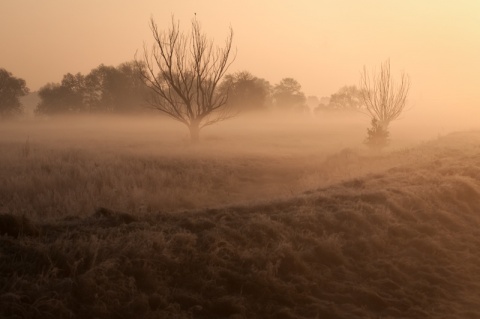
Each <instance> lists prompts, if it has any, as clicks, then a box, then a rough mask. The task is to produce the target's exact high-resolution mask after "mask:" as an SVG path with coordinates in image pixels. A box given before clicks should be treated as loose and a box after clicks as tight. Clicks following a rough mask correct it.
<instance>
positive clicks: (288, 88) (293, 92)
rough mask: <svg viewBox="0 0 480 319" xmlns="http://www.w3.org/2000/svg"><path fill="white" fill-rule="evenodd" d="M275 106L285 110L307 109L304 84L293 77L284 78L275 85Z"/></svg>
mask: <svg viewBox="0 0 480 319" xmlns="http://www.w3.org/2000/svg"><path fill="white" fill-rule="evenodd" d="M272 97H273V100H274V103H275V106H276V107H277V109H279V110H284V111H305V110H306V109H307V106H306V101H307V98H306V97H305V94H304V93H303V92H302V86H301V85H300V83H298V82H297V80H295V79H293V78H284V79H282V80H281V81H280V82H279V83H278V84H276V85H275V86H274V87H273V94H272Z"/></svg>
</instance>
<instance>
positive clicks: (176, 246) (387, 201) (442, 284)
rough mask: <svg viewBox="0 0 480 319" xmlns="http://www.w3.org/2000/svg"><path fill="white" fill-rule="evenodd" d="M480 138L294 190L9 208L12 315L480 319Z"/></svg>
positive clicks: (5, 304) (436, 145)
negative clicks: (144, 207)
mask: <svg viewBox="0 0 480 319" xmlns="http://www.w3.org/2000/svg"><path fill="white" fill-rule="evenodd" d="M479 141H480V134H478V133H462V134H452V135H449V136H446V137H444V138H442V139H440V140H438V141H435V142H431V143H426V144H424V145H423V146H421V147H418V148H416V149H411V150H404V151H402V152H394V153H392V154H390V155H384V156H376V157H368V158H367V157H365V158H363V157H362V156H356V157H355V160H353V161H352V165H356V167H357V168H359V167H362V165H364V166H363V167H372V166H367V164H365V163H372V162H373V163H372V164H371V165H373V166H375V167H377V171H375V173H372V174H367V173H368V172H366V173H365V174H361V172H362V171H361V170H356V172H357V173H356V175H355V176H353V177H352V178H348V176H347V177H346V178H344V181H342V182H337V183H335V182H332V184H329V185H325V186H322V185H321V183H320V187H319V188H316V189H315V190H310V191H307V192H305V193H303V194H297V195H292V196H290V198H289V199H284V200H279V199H272V200H264V201H263V202H257V203H254V204H245V203H244V204H239V205H233V206H227V207H224V208H216V209H203V208H198V209H195V210H185V211H181V210H180V211H178V210H177V211H175V212H172V211H168V210H164V211H162V212H149V213H148V212H147V213H145V214H136V213H132V212H131V211H128V210H127V211H126V212H123V213H121V212H118V211H114V210H110V209H109V208H104V209H97V210H96V212H95V210H87V211H85V212H83V213H82V214H78V215H75V214H73V215H68V214H64V215H62V214H59V215H56V218H53V217H52V218H51V219H47V220H46V221H44V222H42V221H41V220H40V219H38V218H35V217H34V216H33V215H32V218H31V219H30V218H29V217H28V215H27V217H24V218H22V217H20V216H19V215H17V214H8V215H2V218H1V219H0V220H1V221H2V222H3V224H2V223H0V225H2V226H1V227H4V228H2V229H3V232H6V230H8V229H14V228H15V227H17V228H18V231H15V229H14V231H11V232H10V235H4V236H3V237H1V238H0V240H1V244H0V273H1V274H2V276H1V277H0V278H1V279H0V287H1V291H0V312H1V316H2V317H6V318H19V317H20V318H21V317H24V318H29V317H32V318H62V317H63V318H69V317H70V318H133V317H137V318H478V317H480V298H479V297H478V296H480V272H479V265H480V251H479V250H478V247H480V214H479V212H480V148H479V146H478V145H479V143H478V142H479ZM339 154H340V155H339ZM341 154H343V153H337V155H330V156H329V157H328V158H325V161H323V162H322V165H324V167H330V166H328V165H333V164H332V163H337V164H338V162H339V158H342V156H343V157H345V155H344V154H343V155H341ZM357 155H358V154H357ZM335 156H340V157H338V158H337V157H335ZM350 157H351V156H350ZM328 163H330V164H328ZM362 163H364V164H362ZM382 163H383V165H387V166H391V167H390V168H388V167H387V168H385V169H383V170H382V169H381V167H382V166H381V165H380V164H382ZM385 163H386V164H385ZM395 163H396V164H395ZM332 167H334V166H331V167H330V168H329V169H325V172H327V171H328V172H330V173H331V172H332V170H333V169H332ZM325 174H326V173H325ZM207 175H209V174H207ZM67 215H68V216H67ZM12 225H13V226H12ZM14 226H15V227H14ZM17 235H18V237H16V236H17Z"/></svg>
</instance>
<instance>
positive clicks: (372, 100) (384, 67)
mask: <svg viewBox="0 0 480 319" xmlns="http://www.w3.org/2000/svg"><path fill="white" fill-rule="evenodd" d="M409 89H410V79H409V77H408V75H406V74H405V73H402V74H401V76H400V82H399V83H398V84H396V83H395V82H394V81H393V79H392V76H391V74H390V60H387V61H385V62H384V63H382V64H381V65H380V71H379V72H378V74H377V73H375V72H372V74H369V73H368V72H367V69H366V67H363V72H362V74H361V80H360V91H361V97H362V100H363V103H364V104H365V107H366V110H367V112H368V113H369V114H370V116H371V117H372V118H375V119H377V121H378V122H379V123H380V125H382V126H383V127H384V128H388V125H389V124H390V122H392V121H393V120H395V119H397V118H398V117H399V116H400V114H401V113H402V112H403V110H404V109H405V105H406V99H407V95H408V90H409Z"/></svg>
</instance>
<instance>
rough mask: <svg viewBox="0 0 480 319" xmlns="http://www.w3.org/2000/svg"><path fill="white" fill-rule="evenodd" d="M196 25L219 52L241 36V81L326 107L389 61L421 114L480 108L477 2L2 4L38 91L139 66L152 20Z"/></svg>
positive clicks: (9, 59)
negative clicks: (297, 86) (72, 78)
mask: <svg viewBox="0 0 480 319" xmlns="http://www.w3.org/2000/svg"><path fill="white" fill-rule="evenodd" d="M195 13H196V15H197V19H198V20H199V21H200V22H201V24H202V26H203V29H204V31H205V32H206V33H208V35H210V36H211V37H214V38H215V40H217V41H219V43H220V44H221V43H223V39H224V37H225V36H226V35H227V32H228V27H229V26H230V25H231V26H232V28H233V30H234V33H235V34H234V45H235V46H236V48H237V50H238V55H237V59H236V61H235V63H234V64H233V65H232V67H231V69H230V71H232V72H234V71H239V70H248V71H250V72H251V73H252V74H254V75H256V76H258V77H262V78H265V79H266V80H268V81H270V83H271V84H275V83H277V82H278V81H280V80H281V79H282V78H284V77H293V78H295V79H296V80H298V81H299V82H300V83H301V84H302V87H303V90H304V92H305V93H306V94H307V95H317V96H318V97H322V96H328V95H330V94H332V93H334V92H335V91H337V90H338V89H339V88H340V87H342V86H344V85H352V84H358V81H359V75H360V71H361V69H362V68H363V66H364V65H366V66H367V68H373V67H375V66H377V67H378V65H379V64H380V63H381V62H382V61H384V60H386V59H388V58H390V61H391V65H392V71H393V73H394V74H399V72H400V71H401V70H404V71H405V72H406V73H408V74H409V75H410V78H411V83H412V84H411V94H410V99H409V100H410V104H411V105H412V106H413V107H414V108H415V109H419V110H427V109H429V110H433V109H435V108H437V109H450V108H457V109H465V110H471V109H476V108H480V80H479V79H480V58H479V57H480V1H478V0H459V1H426V0H403V1H385V0H363V1H358V0H343V1H339V0H335V1H334V0H331V1H328V0H321V1H313V0H311V1H306V0H299V1H283V0H281V1H279V0H263V1H248V0H247V1H220V0H216V1H214V0H202V1H199V0H197V1H194V0H188V1H186V0H182V1H166V0H162V1H158V0H157V1H153V0H144V1H135V2H134V1H127V0H121V1H119V0H104V1H93V0H86V1H55V0H44V1H38V0H22V1H2V3H1V4H0V29H1V30H2V36H1V41H2V49H1V50H0V67H3V68H5V69H7V70H8V71H10V72H12V73H13V74H14V75H15V76H18V77H21V78H24V79H25V80H26V81H27V85H28V86H29V87H30V88H31V89H32V90H37V89H38V88H39V87H41V86H42V85H44V84H46V83H47V82H59V81H60V80H61V78H62V76H63V74H65V73H67V72H71V73H77V72H81V73H84V74H86V73H88V72H89V71H90V70H91V69H92V68H95V67H97V66H98V65H99V64H101V63H104V64H106V65H118V64H120V63H122V62H126V61H129V60H132V59H133V57H134V54H135V52H136V51H137V50H141V49H142V46H143V43H144V42H145V43H147V44H151V43H152V41H151V40H152V39H151V34H150V30H149V27H148V22H149V19H150V17H151V16H153V17H154V18H155V20H156V21H157V23H158V25H159V27H161V28H164V27H168V26H169V23H170V17H171V15H172V14H173V15H175V18H177V19H179V20H180V22H181V26H182V27H183V28H184V29H186V28H188V27H189V23H190V20H191V19H192V18H193V16H194V14H195Z"/></svg>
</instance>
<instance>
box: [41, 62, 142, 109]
mask: <svg viewBox="0 0 480 319" xmlns="http://www.w3.org/2000/svg"><path fill="white" fill-rule="evenodd" d="M38 94H39V96H40V99H41V101H40V103H39V104H38V105H37V109H36V113H37V114H75V113H98V112H103V113H105V112H106V113H127V112H138V111H141V110H142V105H143V104H144V99H145V96H146V89H145V87H144V86H143V83H142V81H141V78H140V71H139V70H138V66H137V64H136V63H134V62H126V63H123V64H120V65H119V66H118V67H113V66H105V65H103V64H101V65H99V66H98V67H97V68H95V69H93V70H91V71H90V73H89V74H87V75H83V74H81V73H77V74H71V73H67V74H65V75H64V76H63V79H62V81H61V83H49V84H47V85H45V86H43V87H42V88H40V90H39V92H38Z"/></svg>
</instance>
